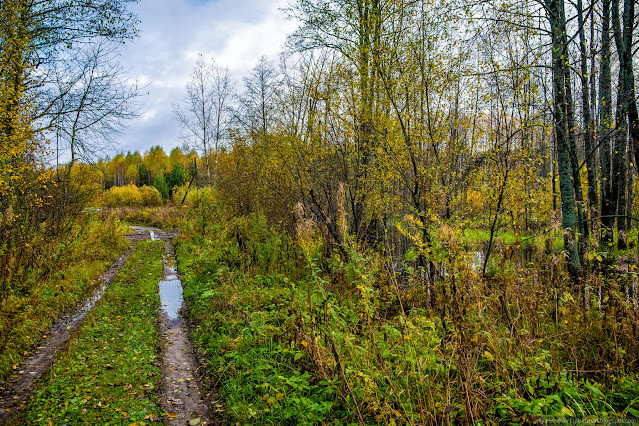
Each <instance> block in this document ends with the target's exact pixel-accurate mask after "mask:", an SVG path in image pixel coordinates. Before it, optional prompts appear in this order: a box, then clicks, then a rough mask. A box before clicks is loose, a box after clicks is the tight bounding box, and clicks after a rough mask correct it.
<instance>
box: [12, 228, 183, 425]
mask: <svg viewBox="0 0 639 426" xmlns="http://www.w3.org/2000/svg"><path fill="white" fill-rule="evenodd" d="M151 229H153V228H151ZM134 230H135V233H134V234H128V235H127V238H128V239H129V240H130V241H131V242H132V243H133V244H132V245H131V246H130V247H129V248H128V249H127V250H126V251H125V252H124V253H123V254H122V255H121V256H120V257H119V258H118V259H117V260H116V261H115V262H114V263H113V264H112V265H111V266H110V267H109V269H107V270H106V272H105V273H104V274H102V276H101V277H100V278H99V280H98V281H99V284H98V285H97V287H96V288H95V289H94V290H93V292H92V293H91V295H90V296H89V297H88V298H87V299H86V301H85V302H84V304H83V305H82V306H81V307H80V308H79V309H78V310H76V311H75V312H73V313H72V314H69V315H66V316H63V317H62V318H60V319H59V320H58V321H56V322H55V323H54V324H53V326H52V327H51V328H50V329H49V330H48V331H47V332H46V333H45V334H44V335H45V336H46V337H45V338H43V339H42V340H41V341H40V342H39V343H38V345H37V347H36V348H35V350H34V351H33V352H32V353H31V354H30V355H29V356H27V357H26V358H25V359H24V360H23V362H22V364H21V365H20V366H19V367H18V368H17V369H16V370H15V371H14V372H13V373H12V374H11V376H10V378H9V380H8V381H7V382H6V383H4V384H3V385H2V387H0V390H1V393H0V425H4V424H6V423H7V422H9V421H10V420H11V419H12V418H13V417H14V416H15V415H16V414H17V413H19V412H20V411H22V410H23V409H24V407H25V405H26V403H27V399H28V397H29V395H31V394H32V392H33V390H34V389H33V387H34V383H35V381H36V380H38V379H39V378H41V377H42V376H44V375H45V374H46V373H47V372H48V371H49V370H50V369H51V367H52V365H53V363H54V361H55V355H56V353H58V352H59V351H61V350H63V349H64V348H65V347H66V346H67V343H68V342H69V339H70V337H71V336H72V335H73V333H75V332H76V331H77V330H78V327H79V325H80V324H81V322H82V320H83V319H84V317H85V316H86V314H87V312H89V311H90V310H91V309H92V308H93V306H94V305H95V304H96V302H97V301H98V300H100V298H101V297H102V294H103V293H104V290H105V289H106V287H107V286H108V285H109V283H111V281H112V280H113V278H114V277H115V276H116V275H117V273H118V272H119V271H120V269H121V268H122V266H124V263H125V262H126V260H127V259H128V257H129V255H130V254H131V252H132V251H133V247H134V246H135V243H137V242H138V241H141V240H146V239H149V238H151V236H150V233H149V232H148V231H149V229H146V228H134ZM153 230H154V231H155V232H154V237H153V238H154V239H162V240H165V241H168V240H171V239H173V238H174V237H175V236H176V235H177V234H178V232H177V231H161V230H159V229H153Z"/></svg>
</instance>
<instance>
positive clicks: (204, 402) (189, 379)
mask: <svg viewBox="0 0 639 426" xmlns="http://www.w3.org/2000/svg"><path fill="white" fill-rule="evenodd" d="M132 229H133V230H134V231H135V233H133V234H128V235H127V238H128V239H129V240H130V241H132V242H133V245H135V243H137V242H138V241H141V240H145V239H149V238H151V233H150V232H149V231H152V232H153V239H156V240H164V241H167V242H168V241H170V240H171V239H173V238H175V237H176V236H177V235H178V231H163V230H160V229H157V228H144V227H132ZM133 245H132V246H131V247H130V248H129V249H128V250H127V251H126V252H125V253H123V254H122V256H120V258H119V259H118V260H117V261H115V262H114V263H113V265H111V267H110V268H109V269H108V270H107V271H106V272H105V273H104V274H103V275H102V276H101V277H100V281H101V285H99V286H98V288H96V289H95V291H94V292H93V294H92V295H91V296H90V297H89V298H88V299H87V301H86V303H85V304H84V305H83V306H82V308H80V309H78V310H77V311H76V312H74V313H73V314H71V315H67V316H65V317H63V318H61V319H60V320H58V321H57V322H56V323H55V324H54V325H53V326H52V327H51V329H50V330H49V331H48V332H47V333H46V334H45V335H46V336H47V337H46V338H44V339H43V340H42V341H40V342H39V345H38V347H37V348H36V349H35V350H34V352H33V353H32V354H31V355H29V356H28V357H26V358H25V360H24V361H23V363H22V365H21V366H20V367H19V368H17V369H16V371H15V373H14V374H12V376H11V379H10V380H9V381H8V382H7V383H5V384H2V385H1V386H0V389H2V391H3V392H2V394H1V395H0V425H4V424H5V423H7V422H8V421H9V420H11V419H12V418H13V417H14V415H15V414H16V413H18V412H20V411H22V410H23V409H24V407H25V406H26V403H27V399H28V397H29V395H31V394H32V392H33V390H34V389H33V388H34V383H35V381H36V380H37V379H39V378H40V377H42V376H43V375H45V374H46V373H47V372H48V371H49V370H50V369H51V366H52V365H53V362H54V360H55V354H56V353H57V352H59V351H60V350H63V349H64V348H65V347H66V346H67V344H68V342H69V338H70V337H71V336H72V335H73V333H74V332H76V331H77V329H78V327H79V325H80V324H81V321H82V319H83V318H84V316H85V315H86V313H87V312H88V311H90V310H91V308H93V306H94V305H95V303H96V302H97V301H98V300H99V299H100V297H101V296H102V294H103V293H104V290H105V289H106V287H107V285H108V284H109V283H110V282H111V281H112V280H113V278H114V277H115V275H116V274H117V273H118V272H119V271H120V269H121V268H122V266H123V265H124V263H125V261H126V259H127V258H128V257H129V255H130V254H131V251H132V249H133ZM166 251H167V255H169V256H173V249H172V247H171V245H170V244H168V243H167V244H166ZM171 271H175V270H174V269H173V270H171V269H167V268H166V267H165V275H166V274H167V273H171ZM172 273H173V274H175V273H176V272H172ZM160 330H161V332H162V335H163V339H162V342H161V346H162V355H163V358H164V366H163V373H164V374H163V379H162V395H161V397H162V404H163V407H164V409H165V410H166V411H167V413H169V416H168V418H165V424H170V425H180V426H182V425H193V426H195V425H212V424H215V425H217V424H224V420H223V419H222V417H221V416H220V415H217V414H218V413H216V412H217V411H221V407H222V404H221V403H220V402H219V401H218V399H217V393H216V392H209V393H208V394H207V395H206V397H205V398H203V397H202V388H201V385H200V384H199V379H200V378H201V374H197V373H198V369H199V367H198V365H199V357H197V352H196V351H194V350H193V346H192V344H191V342H190V340H189V334H188V325H187V322H186V320H185V319H183V318H181V317H178V318H173V319H169V318H168V316H167V315H166V313H165V312H163V313H161V320H160Z"/></svg>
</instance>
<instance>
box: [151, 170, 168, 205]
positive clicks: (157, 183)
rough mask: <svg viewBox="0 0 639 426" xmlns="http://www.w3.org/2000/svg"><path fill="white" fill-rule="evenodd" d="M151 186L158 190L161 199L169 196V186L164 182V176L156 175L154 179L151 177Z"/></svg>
mask: <svg viewBox="0 0 639 426" xmlns="http://www.w3.org/2000/svg"><path fill="white" fill-rule="evenodd" d="M153 186H154V187H155V189H157V190H158V192H159V193H160V195H162V199H163V200H167V199H168V198H169V186H168V185H167V184H166V180H164V176H162V175H156V176H155V179H153Z"/></svg>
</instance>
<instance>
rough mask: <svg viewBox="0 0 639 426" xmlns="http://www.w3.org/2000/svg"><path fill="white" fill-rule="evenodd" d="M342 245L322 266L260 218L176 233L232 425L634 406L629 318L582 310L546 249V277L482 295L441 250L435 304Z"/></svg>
mask: <svg viewBox="0 0 639 426" xmlns="http://www.w3.org/2000/svg"><path fill="white" fill-rule="evenodd" d="M247 222H248V223H247ZM441 235H442V236H445V233H444V232H442V234H441ZM450 241H455V238H454V236H453V238H451V239H450ZM553 241H554V238H553V240H548V243H553ZM346 249H347V250H348V258H349V260H348V261H345V260H343V259H342V258H341V257H337V256H333V257H331V258H329V259H324V260H322V259H321V242H318V241H317V240H312V239H306V240H304V239H300V241H299V246H295V245H291V244H288V245H287V244H285V243H283V242H282V241H281V240H278V238H277V234H276V233H274V232H273V231H271V230H268V229H265V227H264V226H263V225H260V223H259V220H256V219H255V218H252V219H247V218H235V219H231V220H229V221H228V223H222V224H217V225H211V227H210V228H209V229H208V231H207V233H206V234H205V235H204V236H203V235H201V234H200V235H193V234H191V235H189V234H188V232H187V233H185V234H183V236H182V237H181V240H180V243H179V245H178V249H177V255H178V259H179V261H180V264H181V270H182V272H183V284H184V286H185V298H186V300H187V302H188V304H189V308H190V316H191V319H192V320H193V322H194V323H195V324H196V330H195V333H194V337H195V340H196V342H197V344H198V345H199V346H200V347H201V348H202V350H203V352H204V356H205V358H206V362H207V367H208V372H209V373H210V378H211V380H212V381H213V382H214V383H216V384H217V385H218V386H219V392H220V394H221V396H222V398H223V399H224V400H225V403H226V409H227V415H228V417H229V419H230V420H231V422H232V423H235V422H239V423H240V424H265V425H269V424H271V425H277V424H351V423H358V422H359V421H360V419H359V418H358V417H359V416H358V414H357V410H356V408H355V406H356V405H357V407H358V408H359V410H360V412H361V417H362V421H363V423H365V424H444V423H446V422H453V423H461V424H465V423H470V422H471V420H470V419H471V418H473V419H474V420H473V421H474V422H477V424H498V423H503V424H506V423H511V424H527V423H529V422H531V421H532V419H533V417H531V416H554V417H574V416H599V417H623V416H627V415H637V414H639V377H638V374H637V366H636V362H635V359H634V358H633V357H632V356H629V355H627V354H630V353H634V352H636V348H637V340H636V337H635V335H634V331H633V328H632V326H630V325H629V323H627V321H628V320H627V318H628V316H627V314H628V312H624V313H623V314H621V313H620V318H622V320H620V321H621V322H622V323H623V324H622V325H619V324H618V323H617V322H616V321H614V320H611V319H610V318H608V317H606V316H603V315H601V314H600V311H598V310H596V309H592V310H590V311H584V310H583V309H582V307H583V303H581V301H579V299H578V294H575V296H574V297H573V295H572V293H571V288H570V287H569V284H567V283H568V281H567V280H566V278H565V273H564V272H562V271H560V270H557V269H556V268H555V266H553V263H552V262H553V260H552V257H551V256H548V258H547V259H546V258H539V259H537V260H536V261H537V262H538V264H536V267H537V268H538V269H536V270H535V271H536V272H537V273H539V271H543V274H544V275H542V280H539V281H535V280H534V279H533V274H532V273H531V274H528V275H523V276H522V275H513V277H514V278H508V277H506V276H505V275H503V274H501V275H498V276H496V278H495V282H498V283H499V287H497V288H496V287H495V286H494V284H493V288H492V291H486V290H487V289H486V287H485V285H484V283H482V282H481V280H480V279H479V277H478V276H477V275H476V273H474V272H473V271H472V270H471V269H470V268H469V267H468V266H467V262H466V261H465V259H466V258H467V256H466V253H465V250H466V248H465V245H464V244H458V245H453V244H448V245H447V247H446V252H445V256H444V260H445V261H446V262H447V263H446V265H447V268H448V274H449V275H448V276H449V277H450V278H449V279H448V280H447V281H440V282H438V283H437V292H438V295H437V299H436V302H435V303H436V308H435V309H431V308H430V307H429V305H430V302H431V298H430V297H427V293H426V288H425V286H423V285H419V284H412V285H410V286H409V288H405V289H403V290H399V289H397V287H396V286H395V285H394V283H393V282H392V281H389V279H388V277H387V276H386V275H385V274H386V273H385V270H384V267H383V264H382V261H383V259H382V260H380V258H379V257H377V256H375V255H374V253H370V252H366V253H362V252H359V251H358V250H357V248H356V247H355V246H354V245H353V246H351V245H349V246H348V247H347V248H346ZM291 252H293V253H295V252H296V254H291ZM433 253H435V254H437V256H439V254H438V253H439V251H438V250H436V251H433ZM437 259H439V258H436V259H435V261H438V260H437ZM419 279H420V277H419V275H416V276H414V277H412V278H411V280H409V281H408V282H409V283H419ZM497 280H498V281H497ZM453 284H454V286H453ZM459 289H461V291H460V290H459ZM606 294H609V299H610V302H609V303H613V302H615V300H612V299H613V298H617V297H618V296H619V294H618V293H617V294H616V293H615V292H614V291H610V292H607V293H606ZM606 297H608V296H606ZM605 300H606V298H604V302H605ZM400 303H401V304H402V305H403V306H404V307H406V308H410V311H409V312H408V313H406V314H403V313H402V310H401V307H400ZM615 303H616V302H615ZM442 307H445V308H446V310H445V311H444V310H443V309H442ZM619 309H622V308H621V307H619ZM620 312H621V311H620ZM613 333H616V337H615V338H614V339H612V338H611V337H610V336H612V335H613ZM575 359H576V360H577V361H575ZM576 362H577V367H575V363H576ZM575 369H578V370H579V371H580V372H577V373H575V371H574V370H575ZM584 371H588V372H589V374H584ZM608 371H614V372H615V373H614V375H612V376H611V375H609V374H607V372H608ZM342 372H343V373H342ZM343 377H346V379H347V381H346V380H344V378H343Z"/></svg>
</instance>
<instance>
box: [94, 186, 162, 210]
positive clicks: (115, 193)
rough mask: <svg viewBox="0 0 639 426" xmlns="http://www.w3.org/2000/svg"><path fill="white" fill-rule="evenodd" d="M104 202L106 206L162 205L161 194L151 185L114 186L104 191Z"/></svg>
mask: <svg viewBox="0 0 639 426" xmlns="http://www.w3.org/2000/svg"><path fill="white" fill-rule="evenodd" d="M104 204H105V205H106V206H107V207H130V206H159V205H162V196H161V195H160V192H159V191H158V190H157V189H156V188H154V187H152V186H146V185H144V186H143V187H142V188H138V187H137V186H135V185H125V186H114V187H113V188H111V189H109V190H108V191H106V192H105V194H104Z"/></svg>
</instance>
